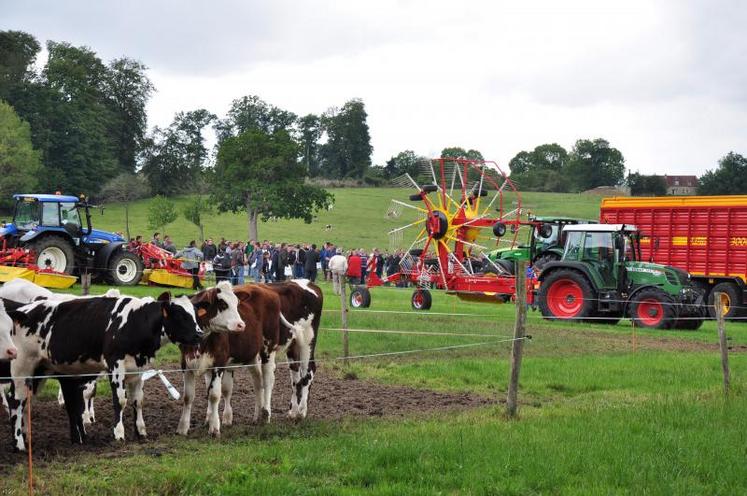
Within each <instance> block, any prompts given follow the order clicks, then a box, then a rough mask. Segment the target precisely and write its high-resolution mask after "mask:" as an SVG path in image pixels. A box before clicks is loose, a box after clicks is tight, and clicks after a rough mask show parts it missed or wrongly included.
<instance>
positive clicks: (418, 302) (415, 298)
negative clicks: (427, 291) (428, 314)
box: [412, 291, 423, 308]
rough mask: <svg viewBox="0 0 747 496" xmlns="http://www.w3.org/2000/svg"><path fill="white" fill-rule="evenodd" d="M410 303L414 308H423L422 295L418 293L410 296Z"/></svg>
mask: <svg viewBox="0 0 747 496" xmlns="http://www.w3.org/2000/svg"><path fill="white" fill-rule="evenodd" d="M412 303H413V304H414V305H415V308H421V307H422V306H423V293H421V292H420V291H418V292H417V293H415V294H414V295H413V296H412Z"/></svg>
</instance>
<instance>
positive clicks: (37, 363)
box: [8, 293, 203, 450]
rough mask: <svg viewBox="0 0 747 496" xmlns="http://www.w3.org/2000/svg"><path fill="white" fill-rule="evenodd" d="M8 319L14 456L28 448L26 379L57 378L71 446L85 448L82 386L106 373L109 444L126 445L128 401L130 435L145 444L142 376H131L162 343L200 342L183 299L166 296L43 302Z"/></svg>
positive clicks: (192, 313) (188, 305)
mask: <svg viewBox="0 0 747 496" xmlns="http://www.w3.org/2000/svg"><path fill="white" fill-rule="evenodd" d="M197 308H198V311H199V308H200V306H198V307H197ZM8 315H9V316H10V317H11V318H12V319H13V321H14V329H13V333H12V337H13V341H14V343H15V345H16V347H17V348H18V355H17V357H16V359H15V360H13V361H12V362H11V375H12V377H13V382H12V385H11V395H10V398H9V407H10V411H11V424H12V428H13V436H14V438H15V449H17V450H25V449H26V444H25V440H24V437H23V432H24V425H23V424H24V415H23V413H24V408H25V406H26V399H27V388H26V384H27V383H26V379H27V378H28V377H29V376H40V375H58V376H60V377H59V381H60V386H61V387H62V393H63V396H64V398H65V408H66V410H67V414H68V418H69V420H70V436H71V439H72V441H73V442H74V443H83V442H84V441H85V437H86V434H85V428H84V426H83V420H82V413H83V396H82V386H83V384H84V383H86V382H88V381H89V380H90V378H91V377H95V375H96V374H98V373H100V372H102V371H106V372H107V373H108V374H109V381H110V384H111V389H112V399H113V406H114V422H115V426H114V438H115V439H117V440H124V437H125V432H124V423H123V413H124V408H125V406H126V405H127V397H128V396H130V397H132V400H133V401H134V409H135V413H136V419H135V431H136V432H137V434H138V436H143V437H144V436H146V431H145V421H144V420H143V413H142V406H143V388H142V385H143V383H142V377H141V376H140V374H137V373H133V372H137V371H139V370H140V369H141V368H142V367H144V366H145V365H147V364H148V363H150V361H151V360H152V359H153V358H154V357H155V354H156V351H157V350H158V349H159V348H160V347H161V344H162V341H163V340H165V338H166V337H167V338H168V339H170V340H171V341H172V342H174V343H178V344H185V345H195V344H197V343H199V342H200V341H201V339H202V336H203V333H202V331H201V329H200V328H199V326H198V324H197V321H196V315H195V306H193V305H192V303H191V302H190V301H189V298H187V297H185V296H182V297H178V298H172V297H171V294H170V293H163V294H162V295H161V296H160V297H159V298H158V300H154V299H153V298H132V297H128V296H121V297H118V298H112V297H93V298H77V299H73V300H70V301H51V300H41V301H36V302H33V303H30V304H28V305H24V306H23V307H20V308H19V309H17V310H14V311H11V312H8ZM85 375H88V376H87V377H86V376H85ZM34 389H35V388H34Z"/></svg>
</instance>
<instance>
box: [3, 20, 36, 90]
mask: <svg viewBox="0 0 747 496" xmlns="http://www.w3.org/2000/svg"><path fill="white" fill-rule="evenodd" d="M40 49H41V46H40V45H39V42H38V41H36V38H34V37H33V36H32V35H30V34H28V33H24V32H22V31H0V100H6V101H13V100H15V98H14V97H15V96H16V92H17V91H18V90H19V89H20V88H22V87H23V86H24V84H25V83H27V82H28V81H29V80H31V79H33V77H34V72H33V70H32V66H33V64H34V61H36V54H37V53H39V50H40Z"/></svg>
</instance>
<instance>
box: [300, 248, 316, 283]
mask: <svg viewBox="0 0 747 496" xmlns="http://www.w3.org/2000/svg"><path fill="white" fill-rule="evenodd" d="M318 263H319V252H318V251H316V245H314V244H312V245H311V249H310V250H309V251H307V252H306V262H304V265H303V267H304V272H305V277H306V279H308V280H309V281H311V282H314V281H316V271H317V267H316V264H318Z"/></svg>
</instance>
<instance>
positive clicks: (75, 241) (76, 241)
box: [0, 194, 143, 286]
mask: <svg viewBox="0 0 747 496" xmlns="http://www.w3.org/2000/svg"><path fill="white" fill-rule="evenodd" d="M13 198H15V200H16V204H15V209H14V213H13V222H11V223H6V224H3V226H2V227H1V228H0V238H2V239H4V240H5V246H6V247H7V248H25V249H28V250H30V252H31V253H32V256H33V260H32V263H35V264H36V265H37V266H39V268H41V269H49V270H53V271H56V272H62V273H65V274H74V273H82V272H83V271H88V272H89V273H90V274H91V275H92V276H93V277H95V278H98V279H103V280H105V281H106V282H108V283H110V284H115V285H119V286H130V285H135V284H137V283H138V282H140V278H141V277H142V275H143V262H142V260H141V259H140V257H138V256H137V255H135V254H134V253H131V252H129V251H127V249H126V247H127V245H126V242H125V240H124V238H122V237H121V236H119V235H117V234H113V233H109V232H106V231H100V230H98V229H93V228H92V227H91V208H93V206H92V205H90V204H89V203H88V201H87V200H86V199H85V198H84V197H81V198H77V197H75V196H64V195H37V194H33V195H31V194H18V195H13Z"/></svg>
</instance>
